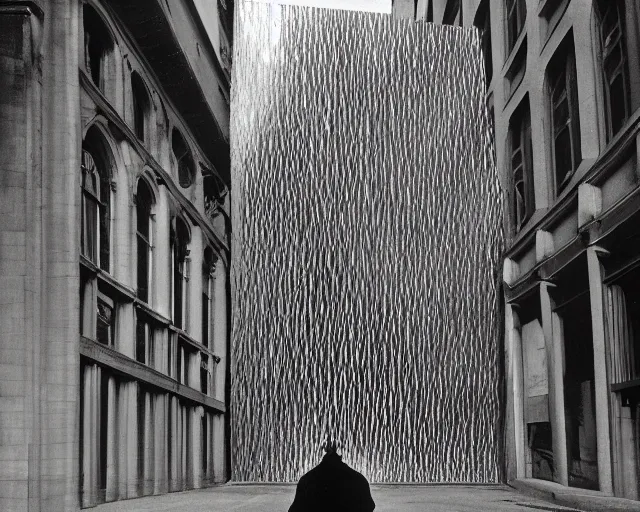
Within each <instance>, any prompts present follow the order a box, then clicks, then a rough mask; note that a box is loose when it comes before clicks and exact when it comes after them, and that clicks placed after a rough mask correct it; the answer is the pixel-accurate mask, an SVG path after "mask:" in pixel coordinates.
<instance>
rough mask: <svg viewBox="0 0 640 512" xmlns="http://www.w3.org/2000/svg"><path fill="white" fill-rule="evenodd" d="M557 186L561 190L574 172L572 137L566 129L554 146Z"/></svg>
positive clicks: (558, 136) (557, 137) (557, 138)
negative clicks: (563, 183) (568, 175)
mask: <svg viewBox="0 0 640 512" xmlns="http://www.w3.org/2000/svg"><path fill="white" fill-rule="evenodd" d="M554 152H555V167H556V185H557V186H558V190H559V189H560V187H561V185H562V182H563V181H564V179H565V177H566V176H567V174H569V173H570V172H571V170H572V164H571V161H572V160H571V135H570V133H569V128H568V127H566V128H564V129H563V130H562V131H561V132H560V133H559V134H558V135H557V136H556V140H555V146H554Z"/></svg>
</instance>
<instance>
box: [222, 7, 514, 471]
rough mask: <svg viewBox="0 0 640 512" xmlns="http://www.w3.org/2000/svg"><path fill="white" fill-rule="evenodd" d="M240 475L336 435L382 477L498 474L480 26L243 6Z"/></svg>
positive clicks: (238, 109)
mask: <svg viewBox="0 0 640 512" xmlns="http://www.w3.org/2000/svg"><path fill="white" fill-rule="evenodd" d="M234 59H235V60H234V77H233V98H232V112H233V114H232V173H233V177H232V179H233V194H234V204H233V225H234V238H233V263H232V295H233V319H232V321H233V334H232V336H233V353H232V356H233V363H232V379H233V380H232V405H231V414H232V471H233V479H234V480H249V481H294V480H296V479H298V478H299V477H300V475H301V474H302V473H303V472H304V471H306V470H308V469H310V468H311V467H312V466H313V465H315V464H316V463H317V462H318V460H319V457H320V444H321V442H322V441H323V439H324V437H325V436H326V435H327V433H332V434H333V435H334V436H335V437H336V438H337V439H338V440H339V441H340V443H341V445H342V450H343V455H344V459H345V461H346V462H347V463H349V464H351V465H353V466H354V467H356V468H358V469H359V470H361V471H362V472H363V473H364V474H365V475H366V476H367V477H368V478H370V479H371V480H373V481H379V482H382V481H385V482H389V481H402V482H494V481H496V480H497V479H498V478H499V469H498V467H499V462H498V459H499V453H498V452H499V445H500V438H499V431H498V427H499V420H500V415H499V410H500V404H499V392H498V390H499V364H498V363H499V350H498V346H499V341H498V338H499V325H500V313H499V310H500V309H499V300H498V294H497V290H496V283H497V276H498V272H497V268H498V266H499V265H498V263H499V254H500V249H501V244H502V231H501V197H500V193H499V184H498V181H497V174H496V170H495V167H494V161H493V156H492V148H491V143H490V137H489V129H488V122H487V117H486V113H485V109H484V107H483V105H484V85H483V72H482V64H481V58H480V50H479V41H478V36H477V34H476V33H475V32H472V31H466V30H462V29H454V28H451V27H437V26H432V25H427V24H413V23H409V22H404V21H400V20H394V19H392V18H391V17H389V16H385V15H376V14H366V13H354V12H347V11H331V10H318V9H311V8H302V7H282V6H275V7H272V6H269V5H265V4H262V3H251V2H244V3H242V2H240V3H239V5H238V13H237V18H236V42H235V58H234Z"/></svg>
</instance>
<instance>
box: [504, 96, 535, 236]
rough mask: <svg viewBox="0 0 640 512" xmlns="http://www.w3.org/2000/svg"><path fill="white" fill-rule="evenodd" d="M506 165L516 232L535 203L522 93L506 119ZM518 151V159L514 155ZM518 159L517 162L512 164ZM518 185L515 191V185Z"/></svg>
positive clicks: (527, 114)
mask: <svg viewBox="0 0 640 512" xmlns="http://www.w3.org/2000/svg"><path fill="white" fill-rule="evenodd" d="M508 146H509V167H510V174H511V178H512V194H513V196H512V201H511V202H512V206H511V208H512V211H513V217H514V220H515V229H516V232H518V231H520V230H521V229H522V228H523V227H524V225H525V224H526V223H527V221H528V220H529V219H530V218H531V217H532V216H533V214H534V212H535V209H536V206H535V179H534V168H533V140H532V132H531V107H530V105H529V98H528V96H526V97H525V98H524V99H523V100H522V102H521V103H520V105H518V107H517V108H516V109H515V110H514V112H513V114H511V118H510V119H509V145H508ZM518 154H519V160H517V159H516V156H517V155H518ZM514 162H518V164H517V165H516V164H514ZM519 183H521V184H522V191H521V192H520V193H519V190H518V188H519V187H518V185H519Z"/></svg>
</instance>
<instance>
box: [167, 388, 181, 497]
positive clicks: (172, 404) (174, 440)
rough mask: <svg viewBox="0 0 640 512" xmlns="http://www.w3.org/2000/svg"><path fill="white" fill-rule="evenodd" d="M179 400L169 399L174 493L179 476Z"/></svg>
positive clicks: (171, 487)
mask: <svg viewBox="0 0 640 512" xmlns="http://www.w3.org/2000/svg"><path fill="white" fill-rule="evenodd" d="M177 403H178V399H177V398H176V397H175V396H170V397H169V408H170V409H171V419H170V421H171V436H170V438H169V446H170V449H171V466H170V473H171V478H170V480H169V483H168V485H169V491H174V490H175V489H176V487H177V475H178V468H179V463H178V462H179V459H178V457H179V453H178V439H179V432H178V423H179V417H178V407H177Z"/></svg>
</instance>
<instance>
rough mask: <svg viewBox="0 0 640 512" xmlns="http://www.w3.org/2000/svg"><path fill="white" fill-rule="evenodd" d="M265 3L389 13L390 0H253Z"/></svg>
mask: <svg viewBox="0 0 640 512" xmlns="http://www.w3.org/2000/svg"><path fill="white" fill-rule="evenodd" d="M253 1H254V2H262V3H266V4H283V5H303V6H305V7H324V8H325V9H345V10H349V11H368V12H382V13H386V14H390V13H391V0H253Z"/></svg>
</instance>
